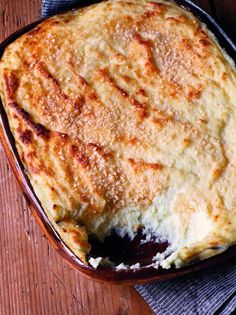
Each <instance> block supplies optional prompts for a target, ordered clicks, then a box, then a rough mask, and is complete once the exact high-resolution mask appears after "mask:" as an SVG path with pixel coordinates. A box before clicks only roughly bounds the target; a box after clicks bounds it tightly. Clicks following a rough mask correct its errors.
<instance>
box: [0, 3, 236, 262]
mask: <svg viewBox="0 0 236 315" xmlns="http://www.w3.org/2000/svg"><path fill="white" fill-rule="evenodd" d="M0 73H1V74H0V92H1V98H2V101H3V104H4V108H5V111H6V113H7V117H8V120H9V124H10V128H11V131H12V134H13V136H14V139H15V142H16V147H17V150H18V153H19V156H20V158H21V161H22V163H23V164H24V167H25V172H26V173H27V175H28V177H29V179H30V183H31V184H32V187H33V189H34V191H35V193H36V195H37V197H38V199H39V201H40V202H41V204H42V206H43V208H44V210H45V212H46V214H47V216H48V218H49V219H50V221H51V222H52V224H53V226H54V228H55V229H56V231H57V232H58V233H59V235H60V236H61V238H62V239H63V241H64V242H65V243H66V244H67V246H68V247H69V248H70V249H71V250H72V251H73V252H74V253H75V254H76V255H77V256H78V257H79V258H80V259H81V260H82V261H83V263H84V264H91V265H92V266H94V267H97V266H98V264H101V265H102V264H109V265H111V266H113V267H115V264H114V262H113V261H109V260H108V259H107V258H106V257H93V256H92V255H91V246H90V244H89V238H88V236H89V235H93V237H96V238H97V239H99V240H101V241H102V240H103V239H104V238H105V237H106V236H107V235H109V234H110V233H111V232H112V231H114V230H115V231H116V233H118V234H119V235H120V236H122V237H123V236H125V235H128V236H129V238H130V239H133V238H134V237H135V235H136V234H137V232H138V231H140V229H142V234H143V242H145V241H149V240H150V239H151V238H153V237H154V238H155V240H156V241H157V242H168V244H169V245H168V247H167V249H166V250H165V251H164V252H163V253H161V254H160V253H157V255H155V256H154V257H153V262H152V264H151V266H154V267H155V268H158V267H159V266H161V267H162V268H169V267H170V266H175V267H177V268H178V267H181V266H184V265H186V264H189V263H191V262H193V261H194V260H195V259H205V258H208V257H210V256H213V255H216V254H219V253H221V252H223V251H224V250H226V249H227V248H228V247H229V246H231V245H233V244H234V243H235V242H236V71H235V65H234V63H233V61H232V60H231V59H230V57H229V56H228V55H227V54H226V53H225V52H224V50H223V49H222V48H221V47H220V46H219V44H218V42H217V40H216V39H215V37H214V35H213V34H212V33H211V32H210V31H209V30H208V29H207V27H206V26H205V25H204V24H202V23H201V22H200V21H199V20H198V19H197V18H196V17H194V16H193V15H192V14H191V13H190V12H188V11H186V10H185V9H184V8H181V7H179V6H177V5H176V4H175V3H174V2H170V1H164V0H157V1H153V2H150V1H146V0H138V1H135V0H129V1H128V0H123V1H121V0H109V1H106V2H101V3H98V4H95V5H92V6H89V7H87V8H84V9H80V10H75V11H70V12H68V13H64V14H60V15H57V16H54V17H52V18H49V19H47V20H46V21H44V22H42V23H41V24H39V25H38V26H37V27H36V28H35V29H33V30H32V31H30V32H29V33H27V34H25V35H23V36H21V37H20V38H19V39H17V40H16V41H15V42H14V43H13V44H11V45H9V46H8V47H7V48H6V50H5V52H4V55H3V57H2V59H1V61H0ZM118 267H119V268H129V267H132V268H134V266H127V265H125V264H122V265H120V266H118ZM136 267H137V268H139V267H140V266H139V265H136Z"/></svg>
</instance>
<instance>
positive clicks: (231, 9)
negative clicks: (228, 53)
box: [215, 0, 236, 42]
mask: <svg viewBox="0 0 236 315" xmlns="http://www.w3.org/2000/svg"><path fill="white" fill-rule="evenodd" d="M215 7H216V14H217V19H218V22H219V24H220V25H221V26H222V28H223V29H224V30H225V31H226V33H227V34H228V35H229V36H230V37H231V38H232V39H233V40H234V42H236V23H235V18H236V1H235V0H224V1H222V0H215Z"/></svg>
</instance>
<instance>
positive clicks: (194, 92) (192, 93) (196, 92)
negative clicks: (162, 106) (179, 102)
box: [187, 87, 202, 100]
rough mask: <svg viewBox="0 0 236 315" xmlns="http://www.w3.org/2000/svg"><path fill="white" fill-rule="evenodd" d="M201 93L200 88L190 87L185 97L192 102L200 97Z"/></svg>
mask: <svg viewBox="0 0 236 315" xmlns="http://www.w3.org/2000/svg"><path fill="white" fill-rule="evenodd" d="M201 92H202V89H201V87H196V88H195V87H191V88H190V89H189V91H188V95H187V98H188V99H189V100H193V99H197V98H199V97H200V95H201Z"/></svg>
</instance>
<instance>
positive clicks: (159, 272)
mask: <svg viewBox="0 0 236 315" xmlns="http://www.w3.org/2000/svg"><path fill="white" fill-rule="evenodd" d="M175 2H176V3H177V4H178V5H181V6H184V7H185V8H187V9H188V10H190V11H191V12H192V13H193V14H194V15H196V16H197V17H198V18H199V19H200V20H201V21H202V22H203V23H205V24H207V26H208V28H209V29H210V30H211V31H212V32H213V34H214V35H215V36H216V38H217V39H218V41H219V43H220V45H221V47H222V48H224V49H225V50H226V51H227V53H228V54H229V55H230V56H231V57H232V58H233V59H234V60H235V52H236V48H235V45H234V44H233V43H232V41H231V40H230V39H229V38H228V37H227V35H226V34H225V33H224V32H223V31H222V30H221V28H220V27H219V26H218V25H217V24H216V22H215V21H214V20H213V19H212V18H211V17H210V16H209V15H208V14H207V13H205V12H204V11H203V10H201V9H200V8H199V7H197V6H196V5H194V4H193V3H192V2H190V1H188V0H176V1H175ZM40 22H42V20H39V21H37V22H34V23H32V24H30V25H28V26H25V27H24V28H22V29H21V30H18V31H17V32H15V33H14V34H12V35H10V36H9V37H8V38H7V39H6V40H4V41H3V43H2V44H1V45H0V57H1V56H2V55H3V52H4V49H5V48H6V47H7V46H8V45H9V44H10V43H12V42H13V41H15V40H16V39H17V38H18V37H20V36H21V35H23V34H25V33H26V32H28V31H30V30H32V29H33V28H34V27H35V26H37V25H38V24H39V23H40ZM0 115H1V125H0V137H1V140H2V143H3V147H4V149H5V152H6V154H7V157H8V160H9V162H10V165H11V167H12V169H13V171H14V173H15V176H16V177H17V179H18V182H19V184H20V186H21V188H22V190H23V192H24V195H25V197H26V199H27V200H28V201H29V206H30V208H31V211H32V213H33V214H34V216H35V218H36V220H37V222H38V223H39V225H40V227H41V228H42V230H43V231H44V233H45V234H46V236H47V238H48V239H49V241H50V242H51V243H52V245H53V246H54V247H55V248H56V250H57V251H58V252H59V253H60V254H61V255H62V256H63V257H64V258H65V259H66V260H67V261H68V262H69V263H70V264H71V265H72V266H73V267H74V268H75V269H77V270H79V271H80V272H82V273H83V274H85V275H87V276H89V277H91V278H93V279H94V280H99V281H112V282H116V283H119V282H122V283H123V284H141V283H147V282H150V281H154V280H156V281H161V280H167V279H172V278H176V277H178V276H181V275H185V274H188V273H192V272H195V271H197V270H200V269H204V268H206V267H209V266H212V265H214V264H218V263H220V262H223V261H225V260H226V259H229V258H230V257H233V256H234V255H236V245H234V246H232V247H230V248H229V249H228V250H226V251H225V252H224V253H222V254H219V255H217V256H214V257H211V258H208V259H207V260H204V261H199V262H195V264H193V265H189V266H186V267H182V268H180V269H174V268H171V269H162V268H159V269H155V268H154V267H142V268H138V269H116V268H111V267H110V268H109V267H99V268H97V269H94V268H93V267H91V266H89V265H85V264H83V263H82V261H81V260H80V259H79V258H78V257H77V256H75V255H74V254H73V252H72V251H71V250H70V249H69V248H68V247H67V246H66V245H65V243H64V242H63V241H62V239H61V238H60V236H59V235H58V233H57V232H56V230H55V229H54V227H53V225H52V224H51V223H50V221H49V219H48V217H47V215H46V214H45V212H44V210H43V208H42V206H41V204H40V202H39V200H38V198H37V197H36V195H35V193H34V191H33V188H32V186H31V184H30V182H29V179H28V177H27V174H26V172H25V171H24V166H23V164H22V162H21V160H20V157H19V155H18V153H17V150H16V146H15V142H14V138H13V135H12V134H11V131H10V127H9V124H8V119H7V115H6V113H5V111H4V108H3V105H2V103H0ZM140 239H141V238H140V235H139V234H138V235H137V236H136V237H135V238H134V240H133V241H132V242H131V241H129V239H123V240H122V239H121V238H119V237H118V236H117V235H113V234H112V235H111V236H110V237H109V238H107V239H106V240H105V242H104V244H103V248H102V249H100V244H99V242H97V241H96V240H91V242H93V243H92V248H93V247H94V250H95V252H96V253H95V254H99V253H101V251H103V257H105V256H106V255H107V256H110V255H111V256H113V257H114V256H116V255H120V256H122V255H123V256H124V257H125V256H126V257H127V255H128V256H129V255H130V256H132V258H130V259H131V260H132V259H134V258H135V262H138V261H142V262H144V265H145V263H146V262H147V263H150V261H151V258H152V257H153V254H154V253H156V252H157V251H160V252H161V251H163V248H164V249H165V247H166V244H165V243H159V244H158V243H156V242H146V243H145V244H141V242H140ZM114 243H116V245H117V246H118V248H116V249H114V246H113V244H114ZM121 258H122V257H121Z"/></svg>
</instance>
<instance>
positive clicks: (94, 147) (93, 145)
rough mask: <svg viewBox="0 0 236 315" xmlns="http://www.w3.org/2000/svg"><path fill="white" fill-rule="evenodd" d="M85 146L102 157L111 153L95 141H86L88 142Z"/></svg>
mask: <svg viewBox="0 0 236 315" xmlns="http://www.w3.org/2000/svg"><path fill="white" fill-rule="evenodd" d="M87 148H88V149H92V150H94V151H95V152H97V153H98V154H99V155H101V156H102V157H103V158H108V157H110V156H111V153H107V152H106V151H105V149H104V148H103V147H102V146H101V145H99V144H97V143H88V144H87Z"/></svg>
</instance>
